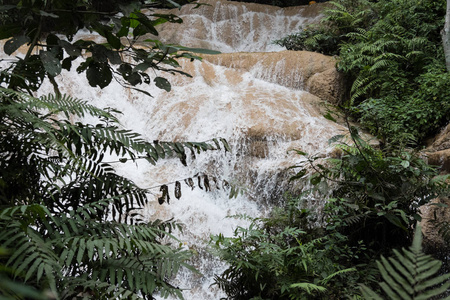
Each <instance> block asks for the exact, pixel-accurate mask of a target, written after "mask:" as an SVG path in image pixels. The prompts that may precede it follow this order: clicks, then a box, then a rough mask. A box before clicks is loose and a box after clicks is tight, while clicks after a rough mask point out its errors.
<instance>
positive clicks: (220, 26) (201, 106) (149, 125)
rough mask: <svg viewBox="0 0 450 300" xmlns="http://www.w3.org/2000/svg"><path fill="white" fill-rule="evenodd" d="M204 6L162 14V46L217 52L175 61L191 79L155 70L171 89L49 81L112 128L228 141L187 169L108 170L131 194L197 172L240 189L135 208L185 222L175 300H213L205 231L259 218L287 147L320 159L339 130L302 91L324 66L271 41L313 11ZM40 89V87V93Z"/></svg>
mask: <svg viewBox="0 0 450 300" xmlns="http://www.w3.org/2000/svg"><path fill="white" fill-rule="evenodd" d="M205 3H207V4H208V5H205V6H201V7H200V8H198V9H193V6H186V7H183V8H181V10H173V11H171V12H172V13H174V14H176V15H179V16H180V17H181V18H182V19H183V20H184V23H183V24H163V25H162V27H161V28H158V30H159V31H160V38H161V39H162V41H163V42H166V43H176V44H181V45H184V46H189V47H203V48H209V49H213V50H219V51H221V52H223V53H225V54H220V55H217V56H205V58H204V60H203V61H202V62H199V61H195V62H190V61H188V60H181V61H180V64H181V66H182V70H183V71H185V72H187V73H189V74H191V75H192V78H188V77H184V76H182V75H176V76H172V75H167V74H163V73H162V74H160V75H161V76H163V77H165V78H167V79H168V80H169V81H170V82H171V84H172V90H171V91H170V92H166V91H163V90H159V89H157V88H156V87H150V88H149V89H147V87H145V89H147V90H148V91H149V93H150V94H151V95H152V96H153V98H150V97H148V96H146V95H143V94H142V93H139V92H135V91H133V90H125V89H124V88H123V87H121V86H120V85H119V84H116V83H112V84H111V85H110V86H108V87H107V88H105V89H102V90H101V89H94V88H91V87H89V88H86V87H87V86H89V85H88V82H87V80H86V78H84V76H79V75H78V74H76V73H75V71H72V72H67V71H65V70H63V73H62V74H61V76H58V77H57V81H58V84H59V86H60V87H61V91H62V92H63V93H67V94H70V95H73V96H76V97H78V98H80V99H84V100H88V101H90V102H91V103H93V104H94V105H96V106H98V107H112V108H115V109H117V110H118V111H121V112H122V114H121V115H120V116H119V119H120V121H121V123H122V125H123V126H124V127H125V128H128V129H132V130H134V131H136V132H139V133H140V134H142V135H143V137H144V138H146V139H148V140H161V141H208V140H211V139H213V138H218V137H221V138H225V139H226V140H227V141H228V143H229V144H230V146H231V148H232V152H231V153H230V152H225V151H224V150H222V151H210V152H207V153H201V154H199V155H197V157H196V158H195V159H189V161H188V167H184V166H182V164H181V163H180V162H179V161H178V160H176V159H170V160H166V161H161V162H158V163H157V165H156V166H153V165H150V164H148V163H146V162H136V163H132V162H127V163H125V164H120V163H117V166H116V168H117V170H118V172H119V173H120V174H122V175H125V176H128V177H130V178H131V179H133V180H134V181H135V182H136V183H137V184H138V185H139V186H140V187H143V188H150V187H154V186H158V185H159V184H165V183H168V182H174V181H175V180H182V179H184V178H189V177H192V176H194V175H195V174H197V173H205V174H208V176H211V177H212V176H214V177H217V178H219V179H220V180H224V179H226V180H227V181H228V182H230V183H231V184H234V185H235V186H237V187H238V188H239V189H240V190H241V191H243V193H242V194H241V193H239V194H238V195H237V196H236V197H233V198H231V199H230V198H229V191H228V190H226V189H224V188H222V186H218V187H219V188H220V189H219V188H218V187H216V186H215V185H212V191H210V192H206V191H204V190H202V189H200V188H199V187H197V188H195V189H193V190H191V189H190V188H189V187H188V186H187V185H184V184H183V185H182V194H183V196H182V198H181V199H180V200H176V199H175V197H174V196H173V195H171V199H172V200H171V202H170V204H164V205H159V204H158V201H157V197H158V191H159V189H153V190H152V189H151V191H153V192H152V193H151V194H149V199H150V202H149V203H148V205H147V206H146V207H145V208H144V210H143V213H144V215H145V216H146V217H147V218H148V219H156V218H159V219H170V218H174V219H175V220H177V221H179V222H181V223H183V224H184V225H185V229H184V232H183V233H178V234H177V236H178V237H179V239H180V243H181V244H182V245H183V247H188V248H190V249H192V250H193V251H194V253H195V255H194V257H193V260H192V263H193V264H194V265H195V266H196V268H198V270H199V271H200V272H201V274H192V273H190V272H187V271H182V272H181V273H180V274H179V276H178V277H177V278H175V279H173V284H174V285H175V286H179V287H180V288H182V289H186V290H185V291H184V292H183V294H184V297H185V298H186V299H205V300H208V299H219V298H220V297H221V296H224V295H223V293H222V292H221V291H219V290H217V288H214V287H210V285H211V283H213V276H214V274H218V273H220V272H221V271H222V270H223V269H224V268H225V265H224V264H223V263H221V262H219V261H218V260H217V259H215V258H214V257H213V256H212V255H211V254H209V253H208V252H207V250H206V249H207V243H208V241H209V236H210V235H211V234H219V233H222V234H224V235H225V236H230V235H232V233H233V230H234V228H236V226H245V225H246V222H245V221H243V220H238V219H234V218H228V216H232V215H237V214H246V215H249V216H251V217H258V216H264V215H267V213H268V212H269V211H270V208H271V207H272V206H273V205H276V204H277V203H278V201H279V199H280V197H281V195H282V193H283V192H284V191H285V190H287V189H288V188H289V186H288V185H287V180H288V178H289V175H290V174H289V173H288V172H287V168H288V167H289V166H291V165H293V164H295V163H296V161H298V160H299V159H301V158H300V157H296V156H295V155H294V154H292V153H289V152H288V150H289V149H292V148H295V149H299V150H302V151H304V152H308V153H317V152H321V153H325V152H326V149H327V147H328V144H327V140H328V139H329V138H330V137H332V136H334V135H336V134H340V133H341V131H342V130H344V128H342V127H341V126H339V125H337V124H335V123H333V122H330V121H328V120H327V119H325V118H324V117H323V116H322V113H323V110H322V108H321V103H323V101H321V100H320V99H319V98H318V97H317V96H315V95H313V94H311V93H310V92H308V86H309V83H310V80H311V78H312V77H313V76H314V75H315V74H316V73H317V72H322V71H324V70H319V71H317V68H316V69H314V70H313V69H311V68H310V64H311V63H312V62H313V61H317V56H314V55H313V54H304V55H303V56H301V57H300V56H299V54H297V53H295V52H291V51H282V50H283V49H281V48H280V47H279V46H276V45H274V44H272V41H273V40H275V39H278V38H281V37H283V36H285V35H287V34H289V33H293V32H295V31H297V30H298V28H299V26H301V25H302V24H306V23H309V22H315V21H317V18H318V13H317V11H316V10H317V7H318V6H317V7H316V6H314V7H313V6H311V7H310V6H302V7H292V8H284V9H283V8H277V7H272V6H266V5H258V4H251V3H240V2H228V1H215V0H208V1H206V2H205ZM164 12H167V11H164ZM244 52H246V53H244ZM249 52H251V53H249ZM320 59H321V60H323V61H326V60H330V59H332V58H327V57H324V56H323V57H322V56H321V57H320ZM320 64H321V63H319V64H318V65H319V67H320ZM316 65H317V63H316ZM73 69H75V67H73ZM151 75H152V76H154V75H155V74H154V73H151ZM50 92H52V87H51V86H50V85H49V84H48V85H44V86H43V87H42V89H41V91H40V93H42V94H46V93H50ZM86 121H89V120H86ZM220 180H219V181H220ZM170 192H171V193H172V192H173V188H172V189H170Z"/></svg>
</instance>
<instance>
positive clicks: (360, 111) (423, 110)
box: [276, 0, 450, 143]
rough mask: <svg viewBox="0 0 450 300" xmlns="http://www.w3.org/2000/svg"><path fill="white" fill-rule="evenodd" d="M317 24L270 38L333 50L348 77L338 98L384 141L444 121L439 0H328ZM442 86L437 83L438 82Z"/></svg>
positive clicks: (431, 129) (400, 139)
mask: <svg viewBox="0 0 450 300" xmlns="http://www.w3.org/2000/svg"><path fill="white" fill-rule="evenodd" d="M330 4H331V7H330V8H328V9H324V18H323V19H322V21H321V23H320V24H319V25H309V26H307V27H305V28H303V30H302V31H301V32H300V33H297V34H294V35H291V36H288V37H286V38H284V39H281V40H279V41H276V43H278V44H280V45H282V46H286V47H287V48H288V49H292V50H308V51H316V52H320V53H324V54H328V55H339V60H338V69H339V70H340V71H341V72H343V73H345V74H346V76H347V81H348V82H349V91H350V95H351V96H350V99H348V101H347V102H346V103H344V105H345V106H346V107H348V108H350V110H351V111H352V113H353V116H354V117H356V118H357V119H358V120H359V121H360V122H362V124H363V125H364V126H366V127H367V128H368V129H369V130H370V131H371V133H372V134H375V135H376V136H377V137H378V138H381V139H382V140H383V141H384V142H390V143H404V142H405V141H408V142H411V141H412V143H422V142H423V141H424V140H425V139H426V137H427V136H429V135H430V134H433V133H435V132H436V131H438V130H439V129H440V128H441V127H442V126H444V125H446V124H447V123H448V122H449V120H450V119H449V117H448V116H449V115H450V110H449V109H450V108H449V105H448V103H449V101H448V94H447V93H446V92H444V93H440V92H439V91H442V90H443V89H442V86H444V85H448V83H449V77H448V72H446V69H445V62H444V56H443V49H442V43H441V36H440V31H441V29H442V27H443V25H444V15H445V1H437V0H425V1H412V0H395V1H388V0H381V1H371V0H352V1H343V0H340V1H330ZM444 90H445V89H444Z"/></svg>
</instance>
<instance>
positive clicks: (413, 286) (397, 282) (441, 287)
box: [361, 226, 450, 300]
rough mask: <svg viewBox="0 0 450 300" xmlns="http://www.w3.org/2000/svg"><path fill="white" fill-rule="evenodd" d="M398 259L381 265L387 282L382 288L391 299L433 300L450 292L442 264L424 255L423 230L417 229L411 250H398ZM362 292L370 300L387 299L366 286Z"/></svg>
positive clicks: (391, 258)
mask: <svg viewBox="0 0 450 300" xmlns="http://www.w3.org/2000/svg"><path fill="white" fill-rule="evenodd" d="M394 255H395V256H393V257H390V258H387V259H386V258H384V257H383V256H382V257H381V261H377V265H378V269H379V270H380V273H381V276H382V278H383V280H384V281H383V282H381V283H380V287H381V289H382V290H383V291H384V293H385V294H386V296H387V297H388V299H402V300H408V299H423V300H425V299H433V297H436V296H439V295H442V294H445V293H446V292H447V290H448V289H449V288H450V281H449V280H448V279H449V278H450V274H445V275H439V270H440V268H441V265H442V262H441V261H438V260H436V259H434V258H433V257H431V256H430V255H426V254H424V253H423V252H422V233H421V227H420V226H417V227H416V231H415V235H414V240H413V243H412V246H411V247H410V248H409V250H407V249H402V251H401V252H400V251H398V250H394ZM361 290H362V293H363V296H364V297H365V298H366V299H384V298H382V297H381V296H379V295H378V294H377V293H375V292H374V291H373V290H371V289H370V288H368V287H367V286H365V285H361ZM445 299H450V297H447V298H445Z"/></svg>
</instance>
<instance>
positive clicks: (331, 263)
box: [211, 199, 360, 299]
mask: <svg viewBox="0 0 450 300" xmlns="http://www.w3.org/2000/svg"><path fill="white" fill-rule="evenodd" d="M299 201H300V199H291V201H290V202H289V205H287V206H286V207H282V208H280V210H276V211H275V212H274V213H273V215H272V216H270V217H269V218H265V219H252V218H250V222H251V223H250V225H249V226H248V227H246V228H244V227H238V228H237V229H236V230H235V232H234V236H233V237H224V236H223V235H222V234H219V235H215V236H212V237H211V246H212V247H213V249H214V251H215V253H216V254H217V255H218V256H219V257H220V258H221V259H222V260H223V261H225V262H227V263H228V265H229V266H228V268H227V269H226V270H225V271H224V272H222V273H221V274H220V275H216V276H215V284H216V285H217V286H219V287H220V288H221V289H222V290H223V291H225V293H226V294H227V298H226V299H330V297H332V298H336V299H337V298H339V297H343V296H344V295H346V294H352V293H355V292H357V290H356V289H355V287H356V282H357V280H358V278H359V274H358V273H356V272H355V271H356V269H353V268H349V267H347V265H348V262H349V261H350V260H349V258H350V257H351V256H357V255H358V252H359V251H360V250H358V249H357V248H351V247H347V246H346V238H345V237H344V236H342V235H329V236H321V234H320V233H319V232H318V231H316V230H315V229H311V228H309V227H304V228H302V226H303V224H306V223H308V222H307V219H308V217H309V214H310V212H309V211H308V210H307V209H299V208H298V204H299V203H300V202H299ZM238 217H239V216H238ZM241 217H242V216H241ZM336 258H338V259H336Z"/></svg>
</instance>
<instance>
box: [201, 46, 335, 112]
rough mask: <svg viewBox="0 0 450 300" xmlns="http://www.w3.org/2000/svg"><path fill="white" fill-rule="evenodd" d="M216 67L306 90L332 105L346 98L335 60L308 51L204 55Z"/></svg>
mask: <svg viewBox="0 0 450 300" xmlns="http://www.w3.org/2000/svg"><path fill="white" fill-rule="evenodd" d="M203 59H204V60H206V61H209V62H211V63H213V64H216V65H220V66H224V67H227V68H233V69H237V70H242V71H244V72H250V73H251V74H253V75H254V76H255V77H257V78H260V79H263V80H266V81H268V82H271V83H276V84H279V85H282V86H285V87H288V88H293V89H299V90H305V91H307V92H309V93H311V94H313V95H315V96H317V97H319V98H321V99H322V100H326V101H327V102H329V103H331V104H338V103H340V102H341V100H342V98H343V96H344V78H343V76H342V74H341V73H339V72H338V71H337V70H336V60H335V58H333V57H330V56H326V55H323V54H320V53H315V52H307V51H281V52H265V53H224V54H219V55H204V56H203Z"/></svg>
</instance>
